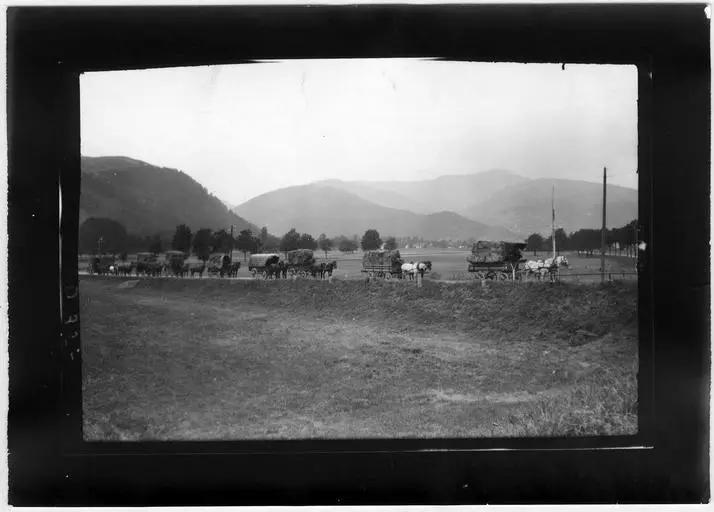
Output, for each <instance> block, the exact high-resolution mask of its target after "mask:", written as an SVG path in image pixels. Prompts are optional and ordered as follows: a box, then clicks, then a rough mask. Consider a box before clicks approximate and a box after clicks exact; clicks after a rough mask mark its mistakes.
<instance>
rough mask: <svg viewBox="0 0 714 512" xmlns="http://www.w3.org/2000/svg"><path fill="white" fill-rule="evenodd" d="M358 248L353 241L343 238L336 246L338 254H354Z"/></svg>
mask: <svg viewBox="0 0 714 512" xmlns="http://www.w3.org/2000/svg"><path fill="white" fill-rule="evenodd" d="M358 247H359V245H358V244H357V242H355V241H354V240H350V239H349V238H343V239H342V240H341V241H340V243H339V245H338V246H337V249H338V250H339V251H340V252H355V251H356V250H357V248H358Z"/></svg>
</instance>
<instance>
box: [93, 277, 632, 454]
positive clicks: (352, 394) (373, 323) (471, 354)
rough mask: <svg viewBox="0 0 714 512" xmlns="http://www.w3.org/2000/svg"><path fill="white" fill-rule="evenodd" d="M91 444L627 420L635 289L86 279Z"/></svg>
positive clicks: (540, 432) (453, 433) (617, 424)
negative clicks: (94, 441) (105, 441)
mask: <svg viewBox="0 0 714 512" xmlns="http://www.w3.org/2000/svg"><path fill="white" fill-rule="evenodd" d="M80 292H81V317H80V318H81V325H82V348H83V400H84V435H85V438H86V439H87V440H190V439H195V440H199V439H200V440H208V439H210V440H213V439H226V440H227V439H258V438H261V439H270V438H272V439H278V438H368V437H490V436H524V435H525V436H530V435H534V436H563V435H591V434H598V435H599V434H631V433H634V432H635V431H636V423H637V415H636V414H637V387H636V375H637V360H638V358H637V333H636V287H635V286H634V284H633V283H611V284H608V285H605V286H595V285H582V284H569V283H565V282H563V283H558V284H555V285H543V284H542V283H532V284H526V283H521V284H518V285H514V284H513V283H489V284H488V285H487V286H485V287H482V286H481V285H480V284H474V283H468V282H463V283H442V282H435V281H429V280H427V281H425V283H424V286H423V287H422V288H420V289H419V288H416V286H413V285H408V284H407V283H404V282H398V283H397V282H373V283H368V284H367V283H364V282H360V281H351V280H339V279H338V280H335V281H333V282H331V283H328V282H314V281H309V280H305V281H262V280H219V279H203V280H199V279H194V280H189V279H184V280H180V279H171V278H161V279H141V280H133V281H127V280H124V279H117V278H114V279H112V278H98V277H82V278H81V280H80Z"/></svg>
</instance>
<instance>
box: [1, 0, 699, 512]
mask: <svg viewBox="0 0 714 512" xmlns="http://www.w3.org/2000/svg"><path fill="white" fill-rule="evenodd" d="M704 7H705V4H703V3H702V4H680V5H664V4H659V5H646V4H645V5H642V4H640V5H603V4H600V5H582V4H581V5H567V4H560V5H535V4H523V5H514V4H511V5H500V6H499V5H441V6H439V5H411V6H406V5H374V6H367V5H360V6H310V7H307V6H261V7H257V6H240V7H236V6H220V7H219V6H201V7H197V6H196V7H191V6H181V7H175V6H174V7H10V8H8V11H7V21H8V24H7V26H8V82H7V85H8V96H7V105H8V146H9V152H8V232H9V238H8V267H9V268H8V270H9V274H8V281H9V335H10V336H9V355H10V371H9V377H10V382H9V384H10V389H9V391H10V404H9V405H10V409H9V415H8V447H9V450H10V454H9V465H10V471H11V472H10V502H11V503H12V504H14V505H181V504H183V505H203V504H211V505H232V504H375V503H382V504H406V503H434V504H436V503H444V504H445V503H453V504H457V503H486V502H488V503H503V504H506V503H574V502H578V503H613V502H619V503H626V502H631V503H647V502H701V501H708V499H709V492H710V491H709V482H708V469H709V466H708V464H709V461H708V450H709V446H708V440H709V431H708V424H709V423H708V418H709V416H708V414H709V408H708V404H709V368H710V364H709V362H710V352H709V329H710V325H709V297H710V295H709V290H710V282H709V272H708V269H709V254H710V253H709V243H708V240H709V233H710V231H709V225H710V224H709V222H710V220H709V208H710V204H709V193H708V191H709V184H710V175H709V169H710V159H709V155H710V153H709V151H710V146H709V143H710V112H709V106H710V103H709V101H710V96H709V94H710V69H709V22H708V19H707V18H706V16H705V15H704ZM350 57H429V58H441V59H450V60H472V61H512V62H556V63H565V65H567V64H568V63H608V64H633V65H636V66H637V69H638V95H639V100H638V104H639V108H638V132H639V135H638V165H639V225H640V239H642V240H643V241H645V242H646V243H647V249H646V250H644V251H641V253H640V260H639V270H640V277H639V292H638V301H639V302H638V304H639V309H640V312H639V328H640V374H639V378H638V388H639V397H640V402H639V407H640V409H639V432H638V434H637V435H636V436H616V437H591V438H558V439H551V438H519V439H437V440H426V439H400V440H364V439H363V440H344V441H338V440H306V441H236V442H165V443H85V442H83V441H82V433H81V352H80V344H79V334H78V333H79V324H78V323H77V322H74V321H72V319H73V315H78V313H79V310H78V307H79V301H78V298H77V284H78V278H77V233H78V213H79V184H80V181H79V180H80V171H79V169H80V155H79V140H80V135H79V75H80V73H82V72H84V71H98V70H111V69H136V68H149V67H172V66H190V65H205V64H235V63H245V64H246V65H250V64H249V63H250V62H252V61H254V60H258V59H278V58H350ZM60 206H61V211H62V214H61V219H60ZM60 222H61V224H60ZM683 255H684V256H683ZM53 261H56V262H58V264H57V265H55V264H52V263H51V264H48V262H53ZM80 321H81V318H80Z"/></svg>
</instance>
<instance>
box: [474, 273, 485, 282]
mask: <svg viewBox="0 0 714 512" xmlns="http://www.w3.org/2000/svg"><path fill="white" fill-rule="evenodd" d="M474 276H475V277H476V279H480V280H481V281H483V280H484V279H486V278H487V277H488V276H487V275H486V272H482V271H478V272H476V273H475V274H474Z"/></svg>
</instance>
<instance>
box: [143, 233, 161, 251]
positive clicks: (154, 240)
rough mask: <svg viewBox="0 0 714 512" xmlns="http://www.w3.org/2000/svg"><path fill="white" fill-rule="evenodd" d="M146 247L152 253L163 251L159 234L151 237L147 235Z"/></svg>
mask: <svg viewBox="0 0 714 512" xmlns="http://www.w3.org/2000/svg"><path fill="white" fill-rule="evenodd" d="M147 249H149V252H153V253H154V254H159V253H160V252H161V251H163V250H164V244H163V242H162V241H161V236H160V235H158V234H157V235H154V236H152V237H149V246H148V247H147Z"/></svg>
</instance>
